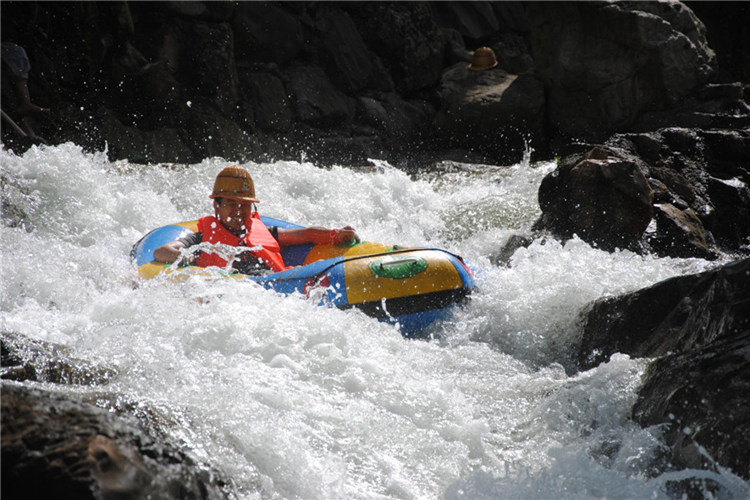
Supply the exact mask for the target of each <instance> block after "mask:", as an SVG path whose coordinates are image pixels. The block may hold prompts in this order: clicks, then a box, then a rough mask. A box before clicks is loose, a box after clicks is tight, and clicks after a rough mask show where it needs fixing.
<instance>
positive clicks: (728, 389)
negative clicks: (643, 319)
mask: <svg viewBox="0 0 750 500" xmlns="http://www.w3.org/2000/svg"><path fill="white" fill-rule="evenodd" d="M744 307H745V308H746V310H747V309H750V302H745V305H744ZM633 417H634V419H635V421H636V422H638V423H639V424H641V425H642V426H644V427H647V426H656V425H658V426H660V427H661V429H662V436H663V439H664V441H665V442H666V443H667V448H668V452H667V456H666V457H665V458H666V462H667V463H666V464H663V468H665V469H674V468H676V469H684V468H691V469H703V470H706V469H708V470H713V471H717V472H718V471H719V470H720V469H721V468H728V469H730V470H731V471H732V472H733V473H734V474H736V475H738V476H740V477H742V478H744V479H746V480H750V465H749V464H750V323H745V330H744V331H741V332H739V333H735V334H734V335H731V336H729V337H724V338H722V339H721V340H717V341H715V342H712V343H710V344H708V345H706V346H704V347H703V348H701V349H699V350H692V351H689V352H684V353H679V354H671V355H668V356H665V357H663V358H660V359H658V360H656V361H654V362H653V363H652V364H651V365H649V367H648V369H647V370H646V373H645V374H644V381H643V385H642V387H641V388H640V390H639V394H638V400H637V402H636V404H635V406H634V407H633Z"/></svg>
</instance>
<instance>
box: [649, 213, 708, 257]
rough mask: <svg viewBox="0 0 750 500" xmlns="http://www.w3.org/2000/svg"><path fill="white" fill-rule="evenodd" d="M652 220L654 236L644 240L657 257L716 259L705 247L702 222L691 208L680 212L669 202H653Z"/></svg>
mask: <svg viewBox="0 0 750 500" xmlns="http://www.w3.org/2000/svg"><path fill="white" fill-rule="evenodd" d="M654 221H656V227H657V231H656V233H655V234H654V235H649V236H647V241H648V243H649V245H650V247H651V249H652V250H653V251H655V252H656V253H657V254H659V255H664V256H670V257H699V258H703V259H714V258H716V255H715V254H714V252H712V251H711V249H710V248H709V242H708V236H707V234H706V230H705V228H704V227H703V223H702V222H701V220H700V219H699V218H698V216H697V215H696V214H695V212H694V211H693V210H692V209H690V208H686V209H680V208H677V207H676V206H674V205H672V204H671V203H657V204H655V205H654Z"/></svg>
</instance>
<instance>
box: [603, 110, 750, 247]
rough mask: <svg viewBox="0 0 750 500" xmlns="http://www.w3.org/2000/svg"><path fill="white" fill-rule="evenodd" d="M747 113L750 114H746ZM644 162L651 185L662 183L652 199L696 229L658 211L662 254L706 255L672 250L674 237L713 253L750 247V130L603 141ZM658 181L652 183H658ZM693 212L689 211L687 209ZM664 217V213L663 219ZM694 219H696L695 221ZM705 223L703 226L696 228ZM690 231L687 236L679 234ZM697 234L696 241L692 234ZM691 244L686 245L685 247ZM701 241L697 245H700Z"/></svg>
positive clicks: (670, 132) (674, 130) (668, 132)
mask: <svg viewBox="0 0 750 500" xmlns="http://www.w3.org/2000/svg"><path fill="white" fill-rule="evenodd" d="M748 116H750V115H748ZM606 144H607V145H611V146H617V147H620V148H622V149H624V150H626V151H628V153H629V154H632V155H635V156H637V157H640V158H641V159H642V160H643V164H642V168H643V172H644V175H646V176H647V177H648V178H649V182H650V183H651V184H652V185H658V186H663V187H664V188H666V190H662V191H661V192H660V193H659V195H658V197H657V198H656V199H655V201H656V202H657V203H659V204H663V203H668V204H671V205H674V206H675V207H676V208H678V209H679V210H680V211H682V212H684V213H685V214H686V215H683V216H680V217H679V218H681V219H685V220H686V219H691V220H693V222H692V223H690V224H688V225H689V226H693V227H694V228H695V230H689V231H687V232H686V231H685V230H682V231H677V232H675V229H677V228H679V226H680V225H681V226H683V227H685V228H686V227H687V226H688V225H685V224H684V223H676V225H675V221H676V219H675V218H674V217H670V216H666V212H669V211H671V212H673V213H674V211H673V210H671V209H669V210H667V211H665V210H659V209H658V208H657V209H656V211H655V213H656V214H659V215H660V216H662V217H660V218H657V219H656V220H655V222H656V223H657V225H658V224H659V222H662V224H661V227H660V228H658V234H657V235H656V240H658V241H654V240H653V239H652V236H649V238H650V239H651V240H652V243H654V250H656V251H657V252H659V253H660V254H662V255H672V256H685V255H693V256H704V255H705V254H704V253H703V251H702V250H701V251H698V253H692V252H690V251H688V252H686V251H685V248H686V247H684V245H682V244H678V245H677V246H675V247H674V250H675V251H674V252H671V251H670V248H672V247H671V243H672V242H673V241H674V239H675V237H677V238H678V239H682V240H683V241H686V242H687V241H688V240H693V241H694V242H697V241H702V240H703V239H704V237H703V236H698V233H701V232H704V233H705V239H706V243H707V244H708V249H709V250H710V252H711V253H712V254H715V253H717V252H729V253H733V252H738V251H739V252H741V253H746V252H747V250H748V249H750V224H747V222H746V221H748V220H750V190H749V189H748V187H749V186H750V130H716V129H712V130H704V129H685V128H682V127H669V128H666V129H660V130H657V131H653V132H648V133H638V134H616V135H614V136H612V137H611V138H610V139H609V140H607V142H606ZM657 182H658V183H659V184H656V183H657ZM688 210H689V211H691V212H692V213H691V212H688ZM663 216H666V217H663ZM695 217H697V218H698V219H699V221H700V224H698V222H697V221H695ZM670 221H671V222H670ZM700 225H702V226H703V230H701V229H700ZM680 232H682V233H683V235H689V234H692V235H693V236H689V237H688V239H687V240H685V238H684V237H682V236H680V235H679V234H678V233H680ZM696 236H697V240H696V239H695V237H696ZM691 246H694V245H692V244H691V245H688V248H689V247H691ZM701 246H702V244H700V243H699V244H698V247H701Z"/></svg>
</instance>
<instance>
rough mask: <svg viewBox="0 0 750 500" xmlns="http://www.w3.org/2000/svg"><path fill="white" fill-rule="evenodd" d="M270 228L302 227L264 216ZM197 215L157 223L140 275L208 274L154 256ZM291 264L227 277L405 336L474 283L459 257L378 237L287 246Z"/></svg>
mask: <svg viewBox="0 0 750 500" xmlns="http://www.w3.org/2000/svg"><path fill="white" fill-rule="evenodd" d="M261 218H262V219H263V222H264V223H265V224H266V225H268V226H278V227H280V228H298V227H302V226H299V225H296V224H292V223H289V222H286V221H282V220H279V219H274V218H272V217H266V216H262V217H261ZM197 224H198V221H190V222H181V223H178V224H172V225H168V226H164V227H160V228H158V229H154V230H153V231H151V232H150V233H148V234H147V235H146V236H144V237H143V238H141V240H140V241H138V243H136V244H135V246H134V247H133V250H132V252H131V257H132V258H133V261H134V264H135V266H136V267H137V269H138V275H139V277H140V278H142V279H150V278H153V277H155V276H157V275H158V274H161V273H166V274H172V273H178V274H177V275H176V276H182V275H185V274H190V273H206V270H205V269H203V268H199V267H190V266H188V267H176V266H174V265H173V264H164V263H161V262H156V261H154V256H153V254H154V250H155V249H156V248H158V247H159V246H161V245H163V244H165V243H169V242H170V241H174V240H176V239H178V238H180V237H182V236H185V235H187V234H189V233H190V232H196V231H197V230H198V226H197ZM282 255H283V257H284V262H285V263H286V264H287V265H289V266H297V267H294V268H292V269H289V270H286V271H282V272H277V273H271V274H266V275H262V276H250V275H244V274H238V273H235V272H232V271H231V270H229V271H227V270H225V272H226V275H227V276H231V277H235V278H240V279H250V280H253V281H256V282H257V283H259V284H260V285H262V286H264V287H266V288H269V289H272V290H275V291H277V292H280V293H284V294H291V293H294V292H299V293H301V294H303V295H304V296H305V297H307V298H308V299H310V300H316V301H317V302H318V303H319V304H321V305H329V306H334V307H338V308H340V309H349V308H353V307H356V308H358V309H360V310H362V311H363V312H365V313H366V314H368V315H370V316H373V317H375V318H378V319H379V320H381V321H387V322H389V323H392V324H396V325H398V327H399V329H400V330H401V333H402V334H404V335H405V336H408V337H410V336H418V335H419V334H420V333H421V332H423V331H424V330H425V329H426V328H427V327H428V326H429V325H430V324H432V323H433V322H434V321H436V320H438V319H441V318H443V317H445V316H446V314H447V313H448V311H449V310H450V309H451V308H452V307H453V306H455V305H456V304H458V303H461V302H463V301H464V300H465V299H466V297H467V296H468V295H469V294H470V292H471V290H472V288H473V287H474V286H475V284H474V279H473V275H472V271H471V270H470V269H469V267H468V266H467V265H466V264H465V263H464V261H463V260H462V259H461V258H460V257H458V256H457V255H454V254H451V253H449V252H447V251H445V250H441V249H437V248H402V247H398V246H389V245H384V244H381V243H372V242H356V243H353V244H348V245H338V246H335V245H332V244H325V245H312V244H308V245H298V246H292V247H286V248H284V249H282Z"/></svg>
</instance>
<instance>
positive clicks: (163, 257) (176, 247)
mask: <svg viewBox="0 0 750 500" xmlns="http://www.w3.org/2000/svg"><path fill="white" fill-rule="evenodd" d="M183 248H187V245H185V243H183V242H181V241H180V240H176V241H171V242H169V243H167V244H165V245H162V246H160V247H159V248H157V249H156V250H154V260H157V261H159V262H164V263H167V264H169V263H171V262H174V261H176V260H177V259H179V258H180V250H181V249H183Z"/></svg>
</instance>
